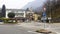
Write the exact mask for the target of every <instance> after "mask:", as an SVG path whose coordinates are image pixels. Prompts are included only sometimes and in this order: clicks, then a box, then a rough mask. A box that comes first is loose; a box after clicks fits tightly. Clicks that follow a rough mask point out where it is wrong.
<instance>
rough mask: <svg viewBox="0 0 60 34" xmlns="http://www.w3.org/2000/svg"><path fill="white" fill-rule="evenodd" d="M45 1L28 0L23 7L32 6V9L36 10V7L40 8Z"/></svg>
mask: <svg viewBox="0 0 60 34" xmlns="http://www.w3.org/2000/svg"><path fill="white" fill-rule="evenodd" d="M45 2H46V0H35V1H32V2H29V3H28V4H26V5H25V6H24V7H23V8H24V9H26V8H31V7H32V9H34V10H38V9H39V10H40V9H41V8H42V7H43V5H44V3H45ZM37 8H38V9H37Z"/></svg>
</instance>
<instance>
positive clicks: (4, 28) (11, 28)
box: [0, 25, 37, 34]
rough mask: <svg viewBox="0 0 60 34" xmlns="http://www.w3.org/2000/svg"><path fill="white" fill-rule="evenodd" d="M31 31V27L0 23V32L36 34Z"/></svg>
mask: <svg viewBox="0 0 60 34" xmlns="http://www.w3.org/2000/svg"><path fill="white" fill-rule="evenodd" d="M31 31H32V30H31V29H27V28H24V27H21V26H17V25H0V34H37V33H33V32H31Z"/></svg>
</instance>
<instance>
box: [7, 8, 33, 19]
mask: <svg viewBox="0 0 60 34" xmlns="http://www.w3.org/2000/svg"><path fill="white" fill-rule="evenodd" d="M10 12H13V13H15V17H24V18H25V17H26V14H28V13H34V12H31V11H30V10H29V11H26V10H24V9H6V18H8V13H10Z"/></svg>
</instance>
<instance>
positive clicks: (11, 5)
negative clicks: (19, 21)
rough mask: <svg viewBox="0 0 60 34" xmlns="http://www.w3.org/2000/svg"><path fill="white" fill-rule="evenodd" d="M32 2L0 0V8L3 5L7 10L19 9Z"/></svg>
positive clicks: (26, 0)
mask: <svg viewBox="0 0 60 34" xmlns="http://www.w3.org/2000/svg"><path fill="white" fill-rule="evenodd" d="M32 1H34V0H0V8H2V5H3V4H5V6H6V8H7V9H21V8H22V7H24V6H25V5H26V4H28V3H29V2H32Z"/></svg>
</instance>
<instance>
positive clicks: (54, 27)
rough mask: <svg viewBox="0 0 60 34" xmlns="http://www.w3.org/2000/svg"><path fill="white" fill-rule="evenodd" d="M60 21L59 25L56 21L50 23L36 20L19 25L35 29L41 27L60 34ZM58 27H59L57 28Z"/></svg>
mask: <svg viewBox="0 0 60 34" xmlns="http://www.w3.org/2000/svg"><path fill="white" fill-rule="evenodd" d="M59 25H60V23H59V24H58V25H57V24H55V23H53V24H48V23H45V24H44V23H39V22H35V23H20V24H19V25H18V26H22V27H25V28H30V29H33V30H39V29H44V27H45V29H48V30H51V31H53V32H57V33H58V34H60V26H59ZM57 28H58V29H57Z"/></svg>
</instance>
